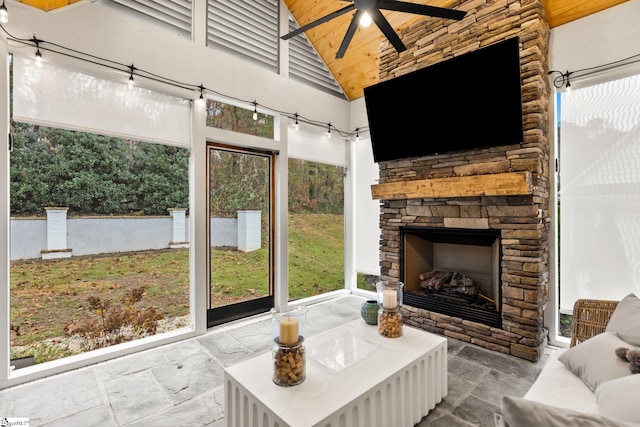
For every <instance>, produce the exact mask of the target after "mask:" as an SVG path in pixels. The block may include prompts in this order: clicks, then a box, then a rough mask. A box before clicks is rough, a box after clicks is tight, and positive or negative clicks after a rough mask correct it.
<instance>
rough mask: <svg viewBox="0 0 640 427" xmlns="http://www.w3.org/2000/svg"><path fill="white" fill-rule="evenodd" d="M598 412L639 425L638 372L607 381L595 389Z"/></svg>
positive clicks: (639, 396) (639, 394) (639, 381)
mask: <svg viewBox="0 0 640 427" xmlns="http://www.w3.org/2000/svg"><path fill="white" fill-rule="evenodd" d="M596 399H597V400H598V407H599V411H598V413H599V414H600V415H603V416H605V417H611V418H617V419H620V420H623V421H628V422H634V423H636V424H638V425H640V405H639V404H638V403H639V402H640V374H639V375H629V376H626V377H622V378H618V379H616V380H612V381H608V382H606V383H604V384H602V385H601V386H600V387H598V389H597V390H596Z"/></svg>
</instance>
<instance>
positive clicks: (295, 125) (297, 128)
mask: <svg viewBox="0 0 640 427" xmlns="http://www.w3.org/2000/svg"><path fill="white" fill-rule="evenodd" d="M295 117H296V122H295V123H294V125H293V128H294V129H295V130H300V123H298V113H296V114H295Z"/></svg>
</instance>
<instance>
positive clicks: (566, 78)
mask: <svg viewBox="0 0 640 427" xmlns="http://www.w3.org/2000/svg"><path fill="white" fill-rule="evenodd" d="M569 74H571V73H569V71H567V72H566V74H565V80H566V83H565V85H564V88H565V90H566V91H567V93H569V92H571V81H569Z"/></svg>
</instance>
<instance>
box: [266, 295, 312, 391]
mask: <svg viewBox="0 0 640 427" xmlns="http://www.w3.org/2000/svg"><path fill="white" fill-rule="evenodd" d="M306 315H307V308H306V307H298V308H296V309H294V310H290V311H286V312H275V310H272V320H273V321H272V326H273V330H272V335H273V343H274V344H273V350H272V354H273V382H274V383H276V384H277V385H280V386H287V387H288V386H294V385H298V384H300V383H302V382H303V381H304V380H305V378H306V354H305V353H306V351H305V348H304V345H303V342H304V324H305V320H306Z"/></svg>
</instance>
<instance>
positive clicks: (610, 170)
mask: <svg viewBox="0 0 640 427" xmlns="http://www.w3.org/2000/svg"><path fill="white" fill-rule="evenodd" d="M561 118H562V120H561V123H560V129H561V130H560V135H561V138H560V151H559V153H560V166H561V167H560V191H559V196H558V202H559V205H560V206H559V211H560V222H559V223H560V241H559V246H560V308H561V310H562V311H563V312H570V311H571V309H572V308H573V303H574V302H575V300H576V299H578V298H595V299H607V300H611V299H613V300H620V299H621V298H623V297H624V296H626V295H627V294H629V293H631V292H635V293H636V294H640V75H635V76H632V77H627V78H623V79H619V80H614V81H609V82H606V83H601V84H597V85H593V86H589V87H585V88H581V89H574V90H573V91H572V92H570V93H568V94H567V93H565V94H563V95H562V98H561Z"/></svg>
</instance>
